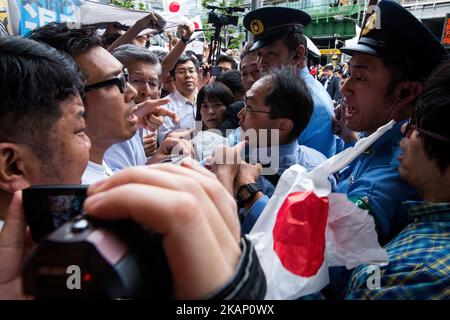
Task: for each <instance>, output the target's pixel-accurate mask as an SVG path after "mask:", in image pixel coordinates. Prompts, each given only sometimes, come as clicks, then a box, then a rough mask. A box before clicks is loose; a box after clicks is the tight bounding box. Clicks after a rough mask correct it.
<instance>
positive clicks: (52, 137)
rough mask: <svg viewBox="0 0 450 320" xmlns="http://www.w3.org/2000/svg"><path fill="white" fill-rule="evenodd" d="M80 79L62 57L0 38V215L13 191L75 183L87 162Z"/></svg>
mask: <svg viewBox="0 0 450 320" xmlns="http://www.w3.org/2000/svg"><path fill="white" fill-rule="evenodd" d="M83 80H84V79H83V76H82V75H81V74H80V73H79V71H78V68H77V66H76V64H75V63H74V61H73V60H72V59H70V57H68V56H66V55H65V54H63V53H61V52H59V51H57V50H55V49H53V48H51V47H49V46H47V45H44V44H39V43H36V42H35V41H31V40H28V39H19V38H13V37H5V38H0V95H1V97H2V98H1V100H0V114H1V117H0V217H1V218H3V215H4V213H5V212H6V207H7V206H8V205H9V203H10V201H11V198H12V196H13V193H14V192H15V191H18V190H22V189H25V188H27V187H28V186H30V185H35V184H79V183H80V181H81V176H82V174H83V172H84V170H85V169H86V165H87V163H88V159H89V149H90V147H91V142H90V140H89V138H88V136H87V135H86V132H85V131H86V126H85V121H84V112H85V109H84V106H83V102H82V100H81V95H82V94H83Z"/></svg>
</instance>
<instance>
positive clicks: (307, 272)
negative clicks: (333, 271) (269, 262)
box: [273, 191, 328, 277]
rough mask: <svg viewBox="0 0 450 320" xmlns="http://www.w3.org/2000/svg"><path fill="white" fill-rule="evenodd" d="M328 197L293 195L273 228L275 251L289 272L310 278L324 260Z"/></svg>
mask: <svg viewBox="0 0 450 320" xmlns="http://www.w3.org/2000/svg"><path fill="white" fill-rule="evenodd" d="M327 219H328V198H319V197H318V196H316V195H315V194H314V193H313V192H312V191H308V192H295V193H291V194H290V195H288V196H287V198H286V199H285V200H284V202H283V204H282V205H281V207H280V209H279V211H278V215H277V220H276V222H275V226H274V228H273V249H274V251H275V253H276V254H277V256H278V258H279V259H280V261H281V263H282V264H283V266H284V267H285V268H286V269H287V270H289V271H290V272H292V273H294V274H296V275H298V276H301V277H311V276H314V275H315V274H317V272H318V271H319V270H320V267H321V266H322V264H323V262H324V259H325V229H326V225H327Z"/></svg>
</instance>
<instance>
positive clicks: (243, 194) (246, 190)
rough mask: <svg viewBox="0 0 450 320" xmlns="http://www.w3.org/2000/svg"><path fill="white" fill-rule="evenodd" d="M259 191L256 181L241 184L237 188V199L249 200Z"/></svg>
mask: <svg viewBox="0 0 450 320" xmlns="http://www.w3.org/2000/svg"><path fill="white" fill-rule="evenodd" d="M259 191H261V188H260V187H259V186H258V185H257V184H256V183H250V184H246V185H243V186H241V187H240V188H239V190H238V194H237V196H238V200H239V201H241V202H244V203H245V202H247V201H249V200H251V199H252V198H253V196H254V195H255V194H256V193H258V192H259Z"/></svg>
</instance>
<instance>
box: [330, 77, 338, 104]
mask: <svg viewBox="0 0 450 320" xmlns="http://www.w3.org/2000/svg"><path fill="white" fill-rule="evenodd" d="M327 92H328V94H329V95H330V97H331V99H332V100H334V101H338V100H339V99H341V93H340V91H339V78H338V77H335V76H332V77H331V78H330V80H329V81H328V87H327Z"/></svg>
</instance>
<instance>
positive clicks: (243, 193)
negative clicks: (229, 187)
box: [239, 188, 252, 201]
mask: <svg viewBox="0 0 450 320" xmlns="http://www.w3.org/2000/svg"><path fill="white" fill-rule="evenodd" d="M239 196H240V197H241V199H242V200H244V201H245V200H248V199H249V198H250V197H251V196H252V194H251V193H250V192H249V190H248V189H247V188H244V189H242V190H241V192H239Z"/></svg>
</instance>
